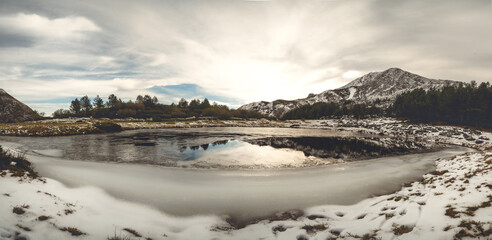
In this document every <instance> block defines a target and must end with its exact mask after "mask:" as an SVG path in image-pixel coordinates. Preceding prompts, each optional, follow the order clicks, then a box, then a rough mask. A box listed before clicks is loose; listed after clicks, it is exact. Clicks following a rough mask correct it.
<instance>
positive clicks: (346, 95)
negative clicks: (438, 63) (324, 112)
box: [239, 68, 460, 117]
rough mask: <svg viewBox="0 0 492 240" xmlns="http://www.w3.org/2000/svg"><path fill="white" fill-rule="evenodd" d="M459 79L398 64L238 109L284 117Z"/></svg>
mask: <svg viewBox="0 0 492 240" xmlns="http://www.w3.org/2000/svg"><path fill="white" fill-rule="evenodd" d="M459 83H460V82H458V81H450V80H437V79H429V78H425V77H422V76H419V75H417V74H413V73H410V72H407V71H404V70H402V69H399V68H390V69H388V70H386V71H383V72H371V73H368V74H366V75H364V76H362V77H359V78H357V79H355V80H353V81H352V82H350V83H348V84H347V85H345V86H343V87H340V88H337V89H333V90H327V91H324V92H322V93H320V94H309V96H308V97H307V98H301V99H296V100H275V101H273V102H265V101H261V102H253V103H249V104H246V105H243V106H241V107H240V108H239V109H245V110H253V111H258V112H260V113H262V114H265V115H268V116H272V117H281V116H283V115H284V114H285V113H287V112H288V111H290V110H291V109H294V108H297V107H300V106H303V105H306V104H313V103H317V102H335V103H345V104H350V103H367V104H374V105H377V106H379V107H387V106H389V105H390V104H391V103H392V102H393V101H394V100H395V99H396V96H398V95H399V94H401V93H403V92H406V91H411V90H414V89H417V88H423V89H425V90H428V89H431V88H442V87H444V86H446V85H457V84H459Z"/></svg>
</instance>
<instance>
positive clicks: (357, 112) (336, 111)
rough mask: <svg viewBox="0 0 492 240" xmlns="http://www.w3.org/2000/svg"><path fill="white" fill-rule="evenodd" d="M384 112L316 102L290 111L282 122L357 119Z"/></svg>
mask: <svg viewBox="0 0 492 240" xmlns="http://www.w3.org/2000/svg"><path fill="white" fill-rule="evenodd" d="M383 113H384V111H383V110H382V109H381V108H378V107H375V106H371V107H369V106H367V105H366V104H353V105H348V104H337V103H333V102H329V103H324V102H318V103H314V104H312V105H304V106H301V107H298V108H295V109H292V110H290V111H289V112H287V113H285V114H284V115H283V116H282V119H283V120H291V119H320V118H322V117H327V118H336V117H341V116H353V117H355V118H357V119H360V118H366V117H368V116H377V115H382V114H383Z"/></svg>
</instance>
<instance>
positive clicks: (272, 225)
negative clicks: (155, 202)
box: [0, 123, 492, 240]
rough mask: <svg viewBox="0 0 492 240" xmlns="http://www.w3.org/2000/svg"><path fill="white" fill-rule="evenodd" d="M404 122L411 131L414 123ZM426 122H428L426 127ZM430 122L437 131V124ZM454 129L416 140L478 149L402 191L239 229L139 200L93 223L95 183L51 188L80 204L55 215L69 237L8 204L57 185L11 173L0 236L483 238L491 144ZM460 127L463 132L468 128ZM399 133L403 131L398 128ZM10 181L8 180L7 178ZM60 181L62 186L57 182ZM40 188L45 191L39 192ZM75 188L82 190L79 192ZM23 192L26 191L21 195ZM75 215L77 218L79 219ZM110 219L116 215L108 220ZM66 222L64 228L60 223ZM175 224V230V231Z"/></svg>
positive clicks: (489, 212) (490, 214) (488, 215)
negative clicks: (171, 213)
mask: <svg viewBox="0 0 492 240" xmlns="http://www.w3.org/2000/svg"><path fill="white" fill-rule="evenodd" d="M310 124H311V126H313V125H317V124H316V123H315V124H313V123H310ZM405 126H407V127H409V128H412V126H414V125H411V124H410V125H405ZM315 127H316V126H315ZM425 127H426V126H423V128H425ZM430 127H431V128H432V127H434V126H430ZM344 128H347V127H344ZM393 128H396V129H402V126H401V125H396V127H393ZM356 129H360V128H356ZM388 129H391V127H388V126H386V127H384V126H382V127H380V128H379V129H370V128H366V130H367V131H369V132H388V131H389V130H388ZM347 130H350V131H357V130H354V129H350V128H347ZM381 130H382V131H381ZM455 130H456V127H449V126H446V127H443V128H440V130H439V131H438V132H426V133H423V134H420V135H418V136H417V137H422V138H427V137H429V138H431V139H432V140H433V141H436V142H440V143H447V144H455V145H461V146H467V147H472V148H474V149H476V150H477V152H472V153H465V154H460V155H457V156H455V157H453V158H452V159H449V160H445V159H438V160H436V162H435V164H436V165H437V166H436V170H435V171H434V172H432V173H428V174H425V175H424V176H423V177H422V180H421V181H416V182H415V181H414V182H412V183H407V184H404V185H403V187H402V188H401V189H400V190H397V191H396V192H393V193H390V194H384V195H381V196H375V197H370V198H367V199H365V200H363V201H361V202H358V203H356V204H353V205H343V206H342V205H322V206H315V207H310V208H307V209H303V210H302V212H303V213H304V214H300V215H299V214H297V213H296V211H290V212H289V211H288V212H284V213H283V214H281V213H280V214H277V215H276V216H275V217H274V219H270V220H261V221H258V222H256V223H254V224H249V225H246V226H245V227H244V228H240V229H237V228H234V226H233V225H234V223H233V222H228V221H227V218H224V217H220V216H197V217H196V218H191V219H188V218H186V219H188V220H185V219H183V218H179V220H178V219H176V218H175V217H172V216H167V215H166V214H164V215H162V214H163V213H160V212H159V211H157V212H154V211H155V210H150V209H149V208H148V206H143V205H139V204H137V205H135V204H134V203H125V204H132V207H131V208H128V207H129V206H128V205H126V206H125V208H121V209H120V210H119V211H117V212H112V214H113V215H111V216H112V217H109V216H110V215H107V214H108V213H110V212H108V211H107V210H104V209H101V208H100V207H98V209H99V211H101V212H99V214H102V215H101V216H103V215H104V216H106V218H102V217H98V218H97V222H99V223H100V224H101V225H103V226H105V227H104V229H103V227H98V228H94V223H92V222H91V221H90V220H89V219H92V220H96V219H93V218H92V217H90V214H89V216H86V215H88V212H87V210H88V209H93V208H94V207H97V206H98V205H93V204H95V203H89V202H91V201H89V200H88V199H86V198H85V197H84V196H82V195H80V193H81V192H83V191H89V190H88V189H92V190H90V191H94V190H95V189H93V188H90V187H84V188H74V189H72V188H70V189H67V188H66V187H64V188H63V187H62V188H59V189H58V190H56V191H57V192H56V193H55V192H49V191H45V192H47V193H49V194H52V195H56V196H57V197H60V196H59V195H63V196H62V198H63V199H72V200H75V199H77V198H78V199H77V200H76V204H75V207H69V208H72V209H74V210H75V213H74V214H68V215H64V214H63V208H66V205H63V204H62V205H59V206H61V207H62V208H59V210H58V212H59V213H60V211H61V214H60V215H61V216H55V218H56V219H55V218H53V219H52V220H50V221H54V224H55V225H56V226H60V227H59V228H58V229H63V227H61V226H65V228H66V227H69V226H73V227H75V228H77V227H78V228H80V230H81V231H82V232H83V233H84V234H85V235H81V236H79V237H76V236H73V234H70V232H66V231H65V232H64V231H62V230H60V231H50V230H49V229H52V228H53V226H55V225H51V227H50V225H49V224H48V225H47V224H45V223H44V221H39V220H37V221H31V220H30V219H32V218H34V217H37V215H39V213H43V211H44V210H43V211H41V212H39V210H37V209H38V208H36V207H35V206H34V204H31V207H30V208H28V209H25V210H26V212H27V214H28V215H27V217H26V216H19V217H16V216H15V215H14V214H12V213H11V211H12V209H11V208H10V206H17V205H18V206H20V205H21V204H25V203H26V200H22V199H29V198H23V197H22V195H25V194H28V192H29V190H26V189H28V188H30V189H33V190H32V194H33V195H32V196H39V195H40V194H43V195H45V196H46V197H48V198H50V197H49V195H46V194H44V193H43V192H41V193H37V192H35V190H34V189H38V188H40V189H41V190H43V189H46V188H50V186H52V185H53V180H51V179H47V182H48V184H43V183H27V182H24V183H17V185H16V184H15V183H14V182H18V180H15V178H12V177H9V176H6V177H3V178H0V185H2V186H5V187H6V188H3V189H14V188H12V187H16V188H15V189H18V190H17V191H24V190H26V191H25V192H24V194H21V192H17V191H15V190H14V192H10V193H3V192H0V193H2V194H9V197H6V196H5V195H1V196H0V201H2V202H3V201H5V199H9V200H12V201H15V202H17V203H16V204H3V205H4V206H6V207H4V208H2V209H0V213H3V214H4V217H3V218H2V217H0V225H3V227H0V239H2V240H3V239H4V238H2V237H3V236H7V235H9V234H10V235H11V236H15V235H16V232H18V233H19V234H18V235H19V236H45V238H46V237H48V236H49V237H48V238H51V239H66V238H69V237H70V235H72V238H74V239H76V238H82V239H101V238H108V239H109V238H110V237H112V236H113V234H114V235H115V236H119V237H121V238H123V239H124V237H128V238H134V237H135V235H133V234H132V233H130V232H128V231H126V230H124V229H125V228H128V227H130V228H131V229H135V230H137V231H138V233H139V234H140V235H143V236H144V237H149V238H152V239H160V238H162V237H163V236H165V237H164V238H165V239H194V236H195V238H196V236H203V237H204V238H217V239H245V238H247V239H255V238H264V239H277V238H280V239H284V238H288V239H295V238H297V239H300V238H304V239H310V238H314V239H357V238H365V239H377V238H382V239H389V238H394V237H395V236H397V237H398V238H400V239H415V238H427V239H450V238H457V239H472V238H476V237H484V238H486V237H490V235H483V234H482V233H480V231H478V229H479V228H482V229H484V230H486V231H490V229H491V228H492V208H491V207H490V202H491V201H492V199H490V197H487V196H491V197H492V194H490V193H491V190H492V182H490V179H491V177H492V142H491V141H490V140H484V143H482V144H477V143H475V142H471V141H469V140H466V139H464V138H461V139H460V138H458V137H447V136H440V135H439V134H441V133H442V132H446V131H455ZM458 131H461V132H463V133H465V132H464V131H463V129H461V130H458ZM399 132H401V131H400V130H399ZM385 134H389V135H391V134H395V135H396V134H398V132H393V133H390V132H388V133H385ZM466 134H468V132H467V133H466ZM472 136H473V138H475V139H478V136H481V137H487V138H489V139H490V138H491V136H492V134H490V133H480V134H476V135H473V134H472ZM11 178H12V179H11ZM8 179H11V180H8ZM5 180H7V181H8V182H10V183H5ZM55 182H56V181H55ZM5 184H7V185H5ZM19 184H20V185H19ZM33 184H34V185H35V186H34V185H33ZM57 184H58V185H60V184H59V183H57ZM57 184H55V185H57ZM29 186H31V187H29ZM32 187H34V188H32ZM46 190H48V189H46ZM36 191H39V189H38V190H36ZM50 191H51V190H50ZM65 191H69V192H72V194H64V192H65ZM77 192H78V194H75V193H77ZM96 192H97V193H94V192H92V194H96V195H98V196H99V195H100V194H104V193H102V192H100V191H99V190H97V191H96ZM465 193H466V194H465ZM17 194H21V196H18V195H17ZM74 194H75V195H76V197H75V199H74V196H72V195H74ZM85 194H87V192H85ZM2 198H3V200H2ZM62 198H60V200H61V199H62ZM104 198H107V197H104ZM84 199H85V200H84ZM60 200H58V201H60ZM114 200H115V201H116V202H113V204H115V205H120V206H121V204H123V202H121V200H118V199H114ZM118 202H120V203H118ZM12 203H13V202H12ZM29 203H30V202H28V204H29ZM69 203H70V202H69ZM40 204H41V209H45V210H46V209H47V208H52V207H49V204H48V203H46V202H45V203H43V201H41V203H40ZM47 204H48V205H47ZM98 204H100V203H98ZM55 205H56V204H55ZM69 205H70V204H69ZM55 207H56V206H55ZM123 209H125V210H123ZM130 209H139V210H138V211H143V212H146V213H147V214H150V216H152V217H151V218H152V219H154V220H156V221H157V222H160V224H159V225H147V224H149V222H148V220H144V219H140V220H141V221H143V223H144V224H141V223H138V222H136V221H128V220H122V219H125V217H124V216H126V219H131V217H130V216H132V215H128V214H131V213H135V211H134V210H130ZM144 209H147V210H144ZM129 210H130V211H129ZM9 211H10V212H9ZM121 211H123V212H121ZM36 212H38V214H36ZM55 212H56V211H55ZM89 212H90V211H89ZM33 214H34V215H33ZM75 215H77V216H78V217H75ZM0 216H2V214H0ZM114 216H119V217H118V219H120V220H116V219H115V218H113V217H114ZM12 217H13V218H12ZM74 217H75V218H74ZM108 217H109V218H108ZM147 217H148V216H147ZM57 219H59V220H57ZM108 219H113V220H109V221H108ZM157 219H160V220H157ZM162 219H167V220H169V219H173V220H170V221H171V222H177V224H176V223H171V222H163V220H162ZM88 220H89V221H88ZM272 220H275V221H272ZM60 221H61V222H63V223H64V224H65V225H62V224H61V223H60ZM183 221H185V222H183ZM186 221H195V223H194V224H190V223H191V222H187V223H186ZM90 222H91V223H90ZM16 224H17V225H16ZM187 224H188V225H187ZM18 225H19V226H20V227H19V226H18ZM129 225H130V226H129ZM176 225H179V226H176ZM111 226H112V227H111ZM171 226H174V227H171ZM21 227H27V228H29V229H31V231H25V230H23V229H22V228H21ZM108 228H109V229H108ZM173 228H175V230H172V229H173ZM47 229H48V230H47ZM159 229H160V230H159ZM163 229H167V230H163ZM176 229H179V230H176ZM117 231H119V232H117ZM33 234H34V235H33ZM40 234H41V235H40ZM197 234H198V235H197ZM481 234H482V235H481ZM5 239H7V238H5ZM34 239H36V237H34ZM137 239H138V238H137Z"/></svg>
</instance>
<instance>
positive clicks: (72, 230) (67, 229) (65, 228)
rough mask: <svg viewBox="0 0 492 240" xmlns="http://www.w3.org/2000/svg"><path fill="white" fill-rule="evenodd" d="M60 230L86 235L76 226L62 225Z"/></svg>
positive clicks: (75, 234) (74, 234)
mask: <svg viewBox="0 0 492 240" xmlns="http://www.w3.org/2000/svg"><path fill="white" fill-rule="evenodd" d="M59 229H60V231H63V232H69V233H70V234H71V235H72V236H75V237H77V236H81V235H86V233H84V232H82V231H80V230H79V229H78V228H76V227H63V228H59Z"/></svg>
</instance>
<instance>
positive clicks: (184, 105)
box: [53, 94, 265, 121]
mask: <svg viewBox="0 0 492 240" xmlns="http://www.w3.org/2000/svg"><path fill="white" fill-rule="evenodd" d="M53 117H54V118H67V117H94V118H129V117H132V118H141V119H148V118H152V119H153V120H154V121H161V120H164V119H170V118H188V117H212V118H218V119H231V118H263V117H265V116H263V115H262V114H260V113H258V112H254V111H247V110H233V109H229V107H227V106H226V105H220V104H217V103H215V102H214V103H210V101H209V100H208V99H207V98H205V99H203V100H199V99H193V100H191V101H189V102H188V101H187V100H186V99H184V98H182V99H181V100H180V101H179V102H178V103H177V104H175V103H172V104H170V105H166V104H160V103H159V100H158V99H157V97H155V96H154V97H151V96H149V95H145V96H141V95H139V96H137V98H136V99H135V101H132V100H130V101H127V102H124V101H122V100H121V99H120V98H118V97H117V96H116V95H114V94H111V95H109V96H108V98H107V101H104V100H103V99H102V98H101V97H99V95H98V96H96V97H95V98H93V99H92V100H91V99H90V98H89V97H88V96H83V97H81V98H80V99H79V98H76V99H74V100H72V102H71V104H70V109H69V110H67V109H58V110H56V111H55V112H54V113H53Z"/></svg>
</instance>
